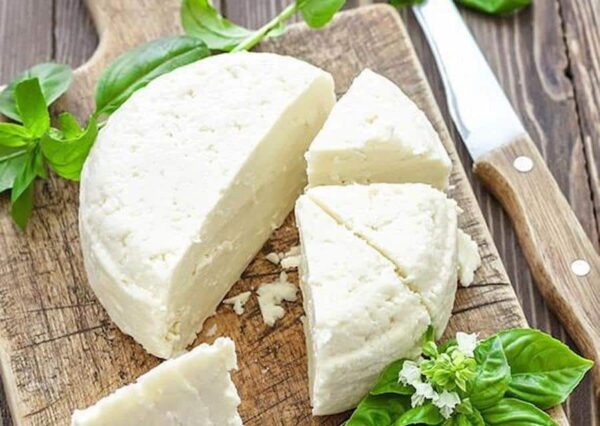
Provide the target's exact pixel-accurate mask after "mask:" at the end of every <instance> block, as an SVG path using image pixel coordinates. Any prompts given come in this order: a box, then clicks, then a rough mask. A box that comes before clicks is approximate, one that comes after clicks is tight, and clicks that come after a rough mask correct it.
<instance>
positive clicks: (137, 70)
mask: <svg viewBox="0 0 600 426" xmlns="http://www.w3.org/2000/svg"><path fill="white" fill-rule="evenodd" d="M209 55H210V51H209V50H208V48H207V47H206V44H204V42H203V41H201V40H198V39H195V38H192V37H185V36H181V37H167V38H161V39H158V40H154V41H151V42H149V43H146V44H143V45H141V46H139V47H137V48H135V49H133V50H130V51H129V52H126V53H125V54H123V55H121V56H119V57H118V58H117V59H116V60H115V61H114V62H113V63H112V64H111V65H110V66H109V67H108V68H107V69H106V70H104V72H103V73H102V75H101V76H100V80H99V81H98V86H97V87H96V113H95V115H96V116H98V115H100V114H110V113H111V112H113V111H115V110H116V109H117V108H118V107H119V106H121V104H123V102H125V101H126V100H127V99H128V98H129V97H130V96H131V95H132V94H133V93H134V92H135V91H136V90H138V89H140V88H142V87H144V86H146V85H147V84H148V83H149V82H150V81H152V80H154V79H155V78H156V77H158V76H161V75H163V74H165V73H168V72H169V71H173V70H174V69H176V68H179V67H181V66H183V65H187V64H190V63H192V62H196V61H197V60H199V59H202V58H205V57H207V56H209Z"/></svg>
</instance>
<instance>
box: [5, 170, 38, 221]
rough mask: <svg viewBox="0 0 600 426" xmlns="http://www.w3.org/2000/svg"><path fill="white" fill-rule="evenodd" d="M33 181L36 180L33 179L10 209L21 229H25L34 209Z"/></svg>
mask: <svg viewBox="0 0 600 426" xmlns="http://www.w3.org/2000/svg"><path fill="white" fill-rule="evenodd" d="M33 183H34V181H31V183H30V184H29V185H28V186H27V187H26V188H24V189H23V191H22V192H21V195H20V196H19V198H17V199H16V200H14V201H13V202H12V206H11V209H10V215H11V216H12V218H13V220H14V222H15V223H16V224H17V225H18V226H19V228H21V229H25V227H26V226H27V222H28V221H29V217H30V216H31V212H32V211H33V190H34V184H33Z"/></svg>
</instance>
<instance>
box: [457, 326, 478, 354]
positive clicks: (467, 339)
mask: <svg viewBox="0 0 600 426" xmlns="http://www.w3.org/2000/svg"><path fill="white" fill-rule="evenodd" d="M456 343H457V344H458V350H459V351H461V352H462V353H463V354H464V355H465V356H467V357H469V358H473V356H474V355H473V352H474V351H475V348H476V347H477V334H476V333H473V334H467V333H463V332H462V331H459V332H458V333H456Z"/></svg>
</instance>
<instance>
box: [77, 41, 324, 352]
mask: <svg viewBox="0 0 600 426" xmlns="http://www.w3.org/2000/svg"><path fill="white" fill-rule="evenodd" d="M333 89H334V84H333V79H332V77H331V76H330V75H329V74H328V73H326V72H324V71H322V70H320V69H318V68H316V67H314V66H312V65H309V64H307V63H305V62H302V61H299V60H297V59H294V58H291V57H285V56H279V55H274V54H267V53H236V54H227V55H215V56H212V57H210V58H207V59H203V60H201V61H199V62H196V63H194V64H191V65H187V66H185V67H182V68H179V69H177V70H175V71H173V72H171V73H169V74H166V75H164V76H161V77H159V78H157V79H156V80H154V81H152V82H151V83H150V84H149V85H148V86H147V87H145V88H143V89H141V90H139V91H138V92H136V93H135V94H134V95H133V96H132V97H131V98H130V99H129V100H128V101H127V102H126V103H125V104H124V105H123V106H122V107H121V108H120V109H119V110H118V111H117V112H115V113H114V114H113V115H112V116H111V117H110V119H109V120H108V123H107V124H106V126H105V127H104V128H103V129H102V131H101V132H100V134H99V136H98V140H97V141H96V143H95V145H94V148H93V149H92V152H91V153H90V156H89V157H88V159H87V162H86V164H85V166H84V169H83V173H82V177H81V195H80V212H79V224H80V236H81V247H82V251H83V257H84V261H85V267H86V270H87V274H88V278H89V282H90V285H91V287H92V288H93V290H94V292H95V293H96V295H97V297H98V299H99V300H100V302H101V303H102V305H103V306H104V307H105V309H106V310H107V311H108V313H109V315H110V317H111V318H112V320H113V321H114V322H115V323H116V324H117V325H118V326H119V328H120V329H121V330H122V331H124V332H125V333H127V334H130V335H131V336H133V337H134V338H135V339H136V340H137V341H138V342H140V343H141V344H142V345H143V346H144V347H145V348H146V350H147V351H148V352H150V353H152V354H154V355H156V356H158V357H162V358H167V357H171V356H173V355H175V354H177V353H178V352H181V351H182V350H183V349H184V348H185V347H186V346H187V345H188V344H190V343H191V342H192V341H193V340H194V337H195V335H196V333H197V332H198V331H199V330H200V328H201V326H202V323H203V322H204V320H205V319H206V318H207V317H208V316H210V315H212V314H213V313H214V312H215V309H216V307H217V305H218V304H219V303H220V302H221V300H222V299H223V297H224V295H225V294H226V293H227V291H228V290H229V289H230V287H231V286H232V285H233V283H234V282H235V281H236V280H238V279H239V277H240V275H241V273H242V271H243V270H244V269H245V267H246V266H247V264H248V263H249V262H250V260H251V259H252V258H253V256H254V255H255V254H256V253H257V251H258V250H259V249H260V247H261V246H262V245H263V243H264V242H265V241H266V240H267V238H268V237H269V235H270V234H271V231H272V230H273V229H275V228H276V227H278V226H279V225H281V223H282V222H283V220H284V218H285V217H286V215H287V214H288V213H289V211H290V210H291V209H292V208H293V205H294V202H295V200H296V199H297V197H298V195H299V194H300V193H301V191H302V188H303V187H304V186H305V185H306V172H305V161H304V158H303V154H304V153H305V151H306V149H307V148H308V145H309V143H310V142H311V141H312V139H313V138H314V136H315V135H316V133H317V132H318V131H319V129H320V128H321V127H322V125H323V123H324V121H325V119H326V117H327V115H328V114H329V111H330V110H331V108H332V107H333V104H334V103H335V94H334V90H333Z"/></svg>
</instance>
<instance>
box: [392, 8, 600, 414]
mask: <svg viewBox="0 0 600 426" xmlns="http://www.w3.org/2000/svg"><path fill="white" fill-rule="evenodd" d="M553 3H554V2H537V3H535V8H533V9H530V10H527V11H524V12H522V13H521V14H519V15H517V16H514V17H507V18H501V19H500V18H487V17H483V16H481V15H479V14H476V13H472V12H468V11H464V12H463V15H464V16H465V19H466V21H467V24H468V25H469V27H470V28H471V30H472V32H473V34H474V36H475V38H476V39H477V42H478V43H479V45H480V46H481V47H482V50H483V52H484V54H485V55H486V58H487V59H488V62H489V63H490V65H491V67H492V69H493V70H494V72H495V73H496V75H497V76H498V78H499V80H500V83H501V84H502V86H503V87H504V89H505V91H506V93H507V94H508V96H509V98H510V99H511V102H512V103H513V105H514V106H515V108H516V110H517V112H519V113H520V115H521V117H522V118H523V120H524V122H525V125H526V127H527V128H528V129H529V130H530V131H531V132H532V135H533V137H534V139H536V142H538V143H539V144H540V145H539V146H540V147H541V151H542V154H543V155H544V157H545V159H546V161H547V162H548V164H549V167H550V169H551V170H552V172H553V173H554V174H555V176H556V177H557V180H558V182H559V185H560V186H561V189H562V190H563V191H564V192H565V193H566V194H568V195H569V199H570V202H571V205H572V206H573V208H574V210H575V212H576V214H577V216H578V217H579V219H580V221H581V222H582V224H583V225H584V229H586V231H587V232H588V235H590V237H591V238H592V241H598V234H597V230H596V228H595V226H594V215H593V209H592V206H591V202H590V196H589V194H590V192H589V185H588V184H587V177H586V176H585V173H583V175H582V173H581V172H582V170H585V167H584V164H585V160H584V158H583V155H582V154H583V152H582V149H581V138H580V137H579V132H578V130H577V128H576V123H577V120H578V117H577V108H576V105H575V102H574V99H573V94H572V86H571V83H570V81H569V80H568V79H567V78H566V77H565V73H564V66H565V64H566V59H565V51H564V48H552V49H548V46H561V43H562V32H561V27H560V20H559V17H558V15H557V9H556V4H553ZM403 16H404V19H405V22H406V23H407V27H408V31H409V33H410V34H411V37H412V40H413V43H414V44H415V48H416V50H417V52H418V54H419V57H420V59H421V61H422V63H423V65H424V68H425V71H426V73H427V76H428V79H429V81H430V84H431V85H432V87H433V89H434V90H433V91H434V93H435V94H436V97H437V99H438V104H439V105H440V106H441V107H442V111H443V113H444V116H445V118H446V122H447V123H451V119H450V116H449V114H448V111H447V107H446V102H445V96H444V90H443V85H442V82H441V79H440V78H439V75H438V73H437V70H436V67H435V63H434V61H433V57H432V55H431V52H430V50H429V47H428V45H427V42H426V40H425V38H424V36H423V35H422V32H421V30H420V28H419V26H418V24H417V22H416V21H415V20H414V18H413V16H412V14H411V13H410V12H408V11H403ZM532 52H534V53H535V52H537V55H533V56H532ZM541 52H544V53H543V55H547V57H545V58H540V56H542V53H541ZM563 117H564V118H563ZM452 131H453V135H454V137H455V140H460V136H458V134H457V133H456V132H455V129H454V128H453V129H452ZM457 148H458V151H459V153H460V155H461V159H462V161H463V164H465V165H468V164H470V163H471V159H470V157H469V155H468V153H467V152H466V150H465V148H464V146H462V144H459V146H457ZM467 169H470V167H467ZM468 174H469V180H470V181H471V182H472V184H473V187H474V190H475V193H476V194H477V198H478V200H479V203H480V206H481V207H482V210H483V212H484V216H485V217H486V221H487V223H488V226H490V228H491V231H492V235H493V236H494V240H495V242H496V244H497V246H498V249H499V251H500V255H501V257H502V259H503V261H504V264H505V265H506V268H507V270H508V274H509V276H510V278H511V281H512V283H513V285H514V286H515V290H516V291H517V295H518V296H519V300H520V301H521V304H522V305H523V309H524V310H525V313H526V315H527V318H528V320H529V321H530V323H531V324H532V325H533V326H534V327H536V328H540V329H542V330H545V331H548V332H550V333H552V334H553V335H554V336H555V337H557V338H559V339H561V340H563V341H566V342H567V343H569V344H570V345H572V346H573V343H572V341H571V340H570V339H569V337H568V335H567V334H566V332H565V331H564V329H563V328H562V326H561V325H560V322H559V321H558V320H557V319H556V317H555V316H554V315H553V314H552V313H551V312H549V310H548V307H547V305H546V303H545V302H544V300H543V299H542V297H541V295H540V294H539V292H538V290H537V287H536V286H535V283H534V282H533V280H532V278H531V275H530V273H529V267H528V265H527V262H526V261H525V258H524V256H523V253H522V251H521V249H520V247H519V245H518V242H517V239H516V236H515V234H514V231H513V228H512V224H511V222H510V220H509V219H508V217H507V216H506V214H505V213H504V212H503V211H502V209H501V207H500V206H499V205H498V203H497V202H496V200H494V199H493V197H492V196H491V195H490V194H489V193H488V192H487V191H486V190H485V189H483V188H482V187H481V185H480V184H479V182H477V181H476V180H474V179H473V176H472V174H471V172H470V170H468ZM572 188H575V189H572ZM585 188H588V189H587V190H586V189H585ZM586 193H587V195H586ZM566 409H567V412H568V414H569V415H570V418H571V421H572V423H573V424H596V423H590V422H594V421H595V420H593V419H595V418H596V417H597V416H596V414H595V413H596V405H595V403H594V400H593V388H592V384H591V380H590V379H589V378H587V379H586V380H585V381H584V383H583V384H582V385H581V386H580V387H579V388H578V389H577V390H576V391H575V393H574V394H573V396H572V397H571V398H570V399H569V402H568V403H567V404H566Z"/></svg>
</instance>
